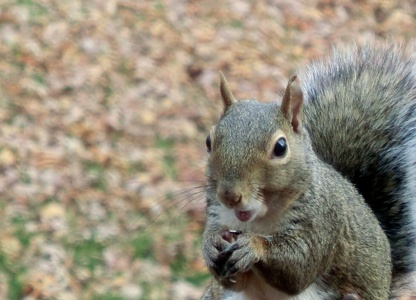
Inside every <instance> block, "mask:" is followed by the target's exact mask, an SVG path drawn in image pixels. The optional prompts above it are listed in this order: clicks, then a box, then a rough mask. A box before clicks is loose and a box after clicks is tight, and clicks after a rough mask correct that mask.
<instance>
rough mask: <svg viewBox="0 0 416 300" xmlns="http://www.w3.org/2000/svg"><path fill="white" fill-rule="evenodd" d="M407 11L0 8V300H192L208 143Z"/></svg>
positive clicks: (119, 2) (414, 27)
mask: <svg viewBox="0 0 416 300" xmlns="http://www.w3.org/2000/svg"><path fill="white" fill-rule="evenodd" d="M415 32H416V1H414V0H408V1H404V0H403V1H376V0H368V1H366V0H355V1H353V0H340V1H336V0H311V1H310V0H303V1H294V0H275V1H248V0H229V1H197V0H193V1H192V0H189V1H185V0H160V1H144V0H105V1H104V0H84V1H80V0H0V123H1V125H0V228H1V230H0V299H104V300H110V299H111V300H115V299H144V300H148V299H155V300H159V299H189V300H192V299H198V298H199V297H200V296H201V293H202V291H203V289H204V287H205V286H206V284H207V283H208V280H209V275H208V274H207V270H206V269H205V267H204V262H203V260H202V258H201V253H200V239H201V233H202V230H203V224H204V196H203V186H204V161H205V159H206V153H205V138H206V135H207V133H208V131H209V128H210V126H211V125H213V124H214V123H215V121H216V120H217V118H218V117H219V115H220V112H221V104H220V103H219V92H218V86H219V80H218V79H219V78H218V77H219V76H218V72H219V71H220V70H221V71H223V72H224V73H225V75H226V76H227V78H228V81H229V83H230V86H231V88H232V89H233V91H234V95H235V96H236V97H237V98H257V99H261V100H262V101H272V100H275V99H277V97H278V96H277V95H278V91H280V90H281V89H282V88H283V87H284V84H285V83H286V81H287V79H288V77H289V76H290V75H292V74H294V73H296V71H297V70H299V68H301V67H302V66H304V65H306V64H307V63H308V61H310V60H313V59H317V58H320V57H322V56H325V55H328V54H329V53H330V51H331V47H332V45H333V44H337V43H339V42H344V43H352V42H353V41H356V42H358V43H360V42H363V41H366V40H369V39H373V38H377V39H387V40H390V41H396V42H399V43H403V44H413V45H414V44H415V42H416V38H415Z"/></svg>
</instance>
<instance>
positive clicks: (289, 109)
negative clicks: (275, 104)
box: [280, 75, 303, 132]
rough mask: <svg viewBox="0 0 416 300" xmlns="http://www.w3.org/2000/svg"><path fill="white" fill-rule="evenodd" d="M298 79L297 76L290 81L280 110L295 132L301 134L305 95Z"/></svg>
mask: <svg viewBox="0 0 416 300" xmlns="http://www.w3.org/2000/svg"><path fill="white" fill-rule="evenodd" d="M296 79H297V76H296V75H294V76H292V77H291V78H290V79H289V82H288V84H287V87H286V91H285V94H284V95H283V100H282V105H281V106H280V110H281V111H282V113H283V115H284V116H285V118H286V119H287V120H288V121H289V122H290V123H291V124H292V127H293V130H294V131H295V132H300V130H301V126H302V124H301V121H302V118H303V110H302V106H303V93H302V89H301V88H300V86H299V83H298V82H297V80H296Z"/></svg>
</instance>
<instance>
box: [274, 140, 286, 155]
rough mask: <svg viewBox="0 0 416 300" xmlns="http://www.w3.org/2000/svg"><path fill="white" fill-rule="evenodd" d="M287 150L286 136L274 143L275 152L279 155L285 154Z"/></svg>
mask: <svg viewBox="0 0 416 300" xmlns="http://www.w3.org/2000/svg"><path fill="white" fill-rule="evenodd" d="M286 150H287V143H286V139H285V138H282V137H281V138H280V139H278V140H277V141H276V144H274V149H273V154H274V155H275V156H277V157H282V156H285V154H286Z"/></svg>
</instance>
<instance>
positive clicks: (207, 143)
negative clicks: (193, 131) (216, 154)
mask: <svg viewBox="0 0 416 300" xmlns="http://www.w3.org/2000/svg"><path fill="white" fill-rule="evenodd" d="M205 145H207V152H208V153H209V152H211V136H207V139H206V141H205Z"/></svg>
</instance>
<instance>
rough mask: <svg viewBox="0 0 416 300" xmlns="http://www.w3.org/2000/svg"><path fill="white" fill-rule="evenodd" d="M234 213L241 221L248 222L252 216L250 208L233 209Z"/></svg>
mask: <svg viewBox="0 0 416 300" xmlns="http://www.w3.org/2000/svg"><path fill="white" fill-rule="evenodd" d="M234 214H235V217H236V218H237V219H238V220H240V221H241V222H248V221H250V219H251V218H252V217H253V212H252V211H250V210H235V211H234Z"/></svg>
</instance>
